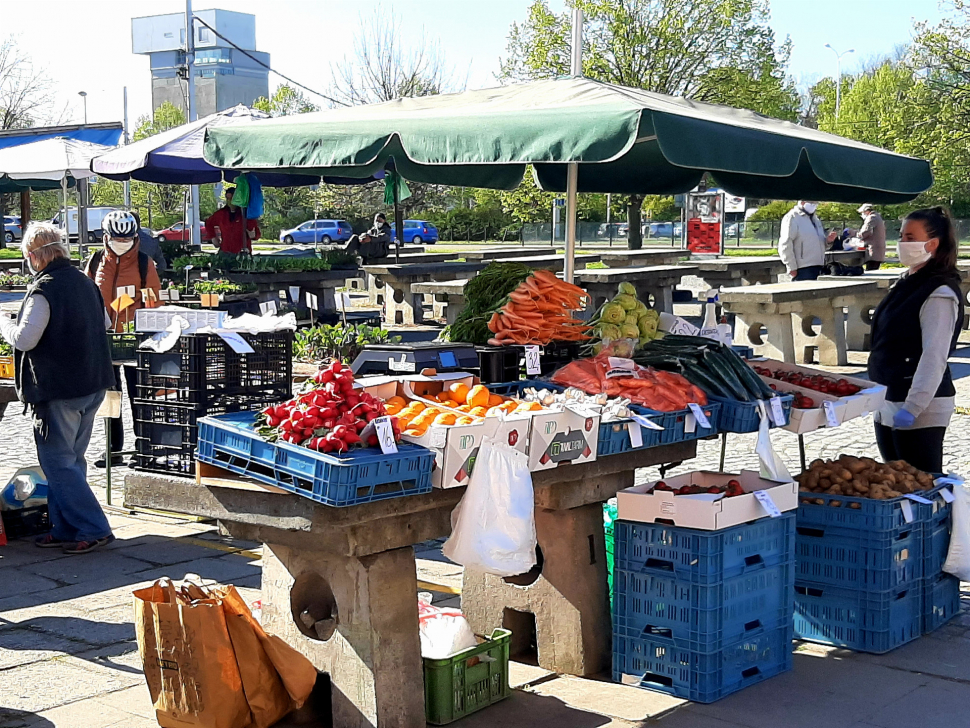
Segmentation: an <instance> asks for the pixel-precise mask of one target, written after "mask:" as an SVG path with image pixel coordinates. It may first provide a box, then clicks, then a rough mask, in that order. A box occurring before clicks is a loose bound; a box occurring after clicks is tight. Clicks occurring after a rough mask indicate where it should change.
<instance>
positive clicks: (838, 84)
mask: <svg viewBox="0 0 970 728" xmlns="http://www.w3.org/2000/svg"><path fill="white" fill-rule="evenodd" d="M825 47H826V48H828V49H829V50H830V51H832V52H833V53H834V54H835V120H836V121H838V120H839V106H841V104H842V56H845V55H848V54H849V53H855V48H850V49H849V50H847V51H842V52H841V53H839V52H838V51H837V50H835V48H833V47H832V46H830V45H829V44H828V43H826V44H825Z"/></svg>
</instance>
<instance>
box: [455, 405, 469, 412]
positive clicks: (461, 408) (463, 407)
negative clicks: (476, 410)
mask: <svg viewBox="0 0 970 728" xmlns="http://www.w3.org/2000/svg"><path fill="white" fill-rule="evenodd" d="M471 408H472V406H471V405H470V404H460V405H458V406H457V407H455V409H456V410H458V411H459V412H470V411H471Z"/></svg>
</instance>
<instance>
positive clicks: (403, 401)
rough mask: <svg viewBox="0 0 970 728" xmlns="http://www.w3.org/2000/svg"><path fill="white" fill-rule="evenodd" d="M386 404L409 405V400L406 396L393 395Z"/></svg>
mask: <svg viewBox="0 0 970 728" xmlns="http://www.w3.org/2000/svg"><path fill="white" fill-rule="evenodd" d="M386 404H393V405H397V406H398V407H407V404H408V401H407V400H406V399H404V397H398V396H397V395H395V396H393V397H391V398H390V399H388V400H387V401H386Z"/></svg>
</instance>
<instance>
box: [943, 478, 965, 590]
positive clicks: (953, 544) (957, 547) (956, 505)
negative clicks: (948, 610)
mask: <svg viewBox="0 0 970 728" xmlns="http://www.w3.org/2000/svg"><path fill="white" fill-rule="evenodd" d="M943 571H945V572H947V573H949V574H953V575H954V576H956V577H959V578H960V580H961V581H970V484H967V483H955V484H954V485H953V530H952V532H951V534H950V550H949V551H948V552H947V555H946V561H945V562H943Z"/></svg>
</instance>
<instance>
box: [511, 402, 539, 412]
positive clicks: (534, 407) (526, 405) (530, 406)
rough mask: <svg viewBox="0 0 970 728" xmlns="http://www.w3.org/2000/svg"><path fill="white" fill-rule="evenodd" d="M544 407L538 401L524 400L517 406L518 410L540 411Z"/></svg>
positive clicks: (516, 409)
mask: <svg viewBox="0 0 970 728" xmlns="http://www.w3.org/2000/svg"><path fill="white" fill-rule="evenodd" d="M541 409H542V405H541V404H539V403H538V402H523V403H522V404H520V405H519V406H518V407H516V408H515V411H516V412H538V411H539V410H541Z"/></svg>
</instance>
